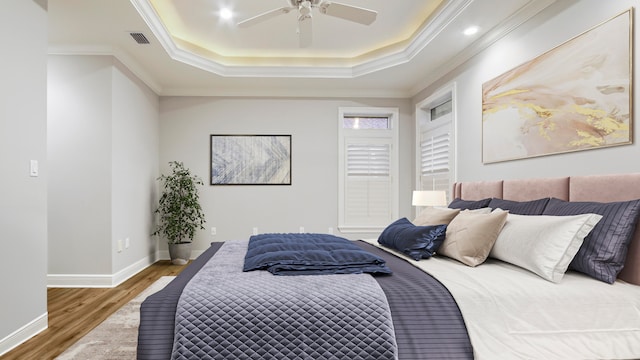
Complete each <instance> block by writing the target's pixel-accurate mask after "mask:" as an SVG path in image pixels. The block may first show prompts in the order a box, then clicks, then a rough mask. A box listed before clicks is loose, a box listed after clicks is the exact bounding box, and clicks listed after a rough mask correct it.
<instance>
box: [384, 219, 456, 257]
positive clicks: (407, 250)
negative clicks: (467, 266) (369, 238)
mask: <svg viewBox="0 0 640 360" xmlns="http://www.w3.org/2000/svg"><path fill="white" fill-rule="evenodd" d="M446 232H447V225H446V224H445V225H431V226H416V225H413V223H412V222H411V221H409V220H408V219H407V218H402V219H398V220H396V221H394V222H393V223H392V224H391V225H389V226H387V228H386V229H384V231H383V232H382V234H380V237H379V238H378V242H379V243H380V244H382V245H383V246H386V247H388V248H391V249H395V250H398V251H400V252H402V253H404V254H406V255H408V256H410V257H411V258H412V259H414V260H420V259H428V258H430V257H431V256H433V254H435V252H436V251H437V250H438V248H439V247H440V245H442V243H443V242H444V238H445V235H446Z"/></svg>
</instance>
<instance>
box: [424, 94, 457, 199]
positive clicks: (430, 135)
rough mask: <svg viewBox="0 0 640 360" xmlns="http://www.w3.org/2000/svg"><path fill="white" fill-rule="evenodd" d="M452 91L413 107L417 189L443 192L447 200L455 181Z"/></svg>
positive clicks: (437, 95)
mask: <svg viewBox="0 0 640 360" xmlns="http://www.w3.org/2000/svg"><path fill="white" fill-rule="evenodd" d="M453 91H454V88H453V87H451V88H448V89H445V90H444V91H442V92H440V93H438V94H436V95H435V96H432V97H429V98H427V99H426V100H424V101H423V102H421V103H419V104H418V105H417V106H416V128H417V131H416V133H417V142H418V146H417V150H418V153H417V160H418V165H417V174H418V179H417V185H416V189H418V190H444V191H446V192H447V199H449V201H450V200H452V199H451V197H450V193H451V186H452V185H453V181H454V178H455V176H454V175H455V172H454V170H455V156H454V155H455V151H454V150H455V147H454V136H453V135H454V133H453V129H454V121H453V119H454V108H455V107H454V106H453V105H454V104H453Z"/></svg>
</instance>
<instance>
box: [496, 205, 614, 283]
mask: <svg viewBox="0 0 640 360" xmlns="http://www.w3.org/2000/svg"><path fill="white" fill-rule="evenodd" d="M601 218H602V215H597V214H582V215H573V216H551V215H538V216H527V215H514V214H511V213H509V215H508V216H507V222H506V223H505V225H504V227H503V228H502V231H500V234H499V235H498V239H496V243H495V244H494V245H493V249H491V253H489V256H490V257H492V258H495V259H499V260H502V261H506V262H508V263H511V264H513V265H517V266H520V267H522V268H524V269H527V270H529V271H531V272H533V273H535V274H538V275H539V276H541V277H542V278H543V279H546V280H549V281H552V282H555V283H557V282H559V281H560V280H561V279H562V277H563V276H564V273H565V272H566V271H567V268H568V267H569V263H570V262H571V260H573V257H574V256H575V255H576V253H577V252H578V249H580V246H581V245H582V242H583V239H584V238H585V237H586V236H587V234H589V232H590V231H591V229H593V227H594V226H595V225H596V224H597V223H598V221H599V220H600V219H601Z"/></svg>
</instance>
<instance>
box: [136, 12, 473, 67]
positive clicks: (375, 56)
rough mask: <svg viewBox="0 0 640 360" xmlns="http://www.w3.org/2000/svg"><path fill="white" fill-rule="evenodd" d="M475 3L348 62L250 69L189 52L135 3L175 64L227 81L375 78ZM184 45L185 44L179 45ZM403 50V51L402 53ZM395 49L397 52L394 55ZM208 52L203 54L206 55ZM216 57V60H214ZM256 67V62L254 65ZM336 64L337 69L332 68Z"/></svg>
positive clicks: (277, 63) (238, 61)
mask: <svg viewBox="0 0 640 360" xmlns="http://www.w3.org/2000/svg"><path fill="white" fill-rule="evenodd" d="M473 1H474V0H452V1H449V2H446V3H445V5H444V6H443V7H442V8H441V9H439V10H438V11H437V12H436V13H435V16H434V17H433V19H431V20H430V21H428V22H427V23H426V24H425V25H424V26H423V27H422V29H421V30H420V31H418V32H417V33H416V34H415V35H414V36H413V37H412V38H411V39H410V40H409V41H405V42H402V43H399V44H395V45H392V46H390V47H387V48H382V49H379V50H376V51H372V52H370V53H368V54H364V55H362V56H359V57H355V58H352V59H348V60H349V61H345V59H331V58H327V59H324V62H325V64H329V65H321V66H317V65H307V64H305V63H304V62H305V61H306V59H296V58H287V59H286V62H287V63H288V65H286V66H284V65H282V63H283V59H279V58H260V62H262V63H263V64H264V65H261V66H255V65H246V63H249V61H247V60H248V59H251V58H232V57H225V56H221V55H218V54H212V55H215V56H207V55H204V54H197V53H196V51H194V50H193V49H191V50H189V49H186V48H187V47H188V43H184V41H183V40H176V39H174V38H173V37H172V36H171V34H170V33H169V31H168V30H167V29H166V27H165V26H164V24H163V23H162V21H161V20H160V18H159V16H158V15H157V13H156V12H155V9H154V8H153V6H152V5H151V3H150V2H149V0H131V3H132V4H133V6H134V8H135V9H136V11H138V13H139V14H140V16H141V17H142V18H143V20H144V21H145V23H146V24H147V26H149V28H150V30H151V32H152V33H153V34H154V35H155V36H156V38H157V39H158V41H159V43H160V44H161V45H162V47H163V48H164V50H165V51H166V52H167V54H168V55H169V56H170V57H171V58H172V59H174V60H176V61H180V62H183V63H185V64H188V65H191V66H194V67H196V68H199V69H202V70H205V71H208V72H211V73H213V74H216V75H219V76H224V77H264V78H269V77H273V78H355V77H358V76H362V75H366V74H371V73H374V72H377V71H380V70H384V69H387V68H390V67H393V66H397V65H401V64H404V63H406V62H409V61H411V59H412V58H413V57H415V56H416V55H417V54H418V53H420V51H422V50H423V49H424V48H425V47H426V46H427V45H428V44H429V43H430V42H431V41H433V39H434V38H435V37H436V36H437V35H438V34H439V33H440V32H441V31H442V30H443V29H444V28H445V27H446V26H447V25H448V24H449V23H450V22H451V21H453V20H454V19H455V18H456V17H457V16H458V15H459V14H460V13H461V12H462V11H463V10H464V9H465V8H467V7H468V6H469V5H470V4H471V3H473ZM179 42H182V43H183V44H179ZM398 47H399V49H398ZM394 49H396V50H395V51H394ZM204 52H206V51H203V53H204ZM214 57H215V59H214ZM253 63H255V61H253ZM331 64H336V65H331Z"/></svg>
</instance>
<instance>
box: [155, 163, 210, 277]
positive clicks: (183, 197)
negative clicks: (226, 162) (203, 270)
mask: <svg viewBox="0 0 640 360" xmlns="http://www.w3.org/2000/svg"><path fill="white" fill-rule="evenodd" d="M169 166H170V167H171V174H170V175H164V174H163V175H161V176H160V177H159V178H158V180H159V181H160V182H161V183H162V195H161V196H160V200H159V202H158V208H157V209H156V210H155V212H154V213H156V214H159V216H160V217H159V223H158V226H157V228H156V231H154V232H153V234H152V235H163V236H164V237H165V238H166V239H167V241H168V243H169V255H170V256H171V263H173V264H176V265H184V264H186V263H187V262H188V261H189V258H190V257H191V242H192V241H193V237H194V235H195V233H196V230H198V228H200V229H204V214H203V213H202V207H201V206H200V202H199V196H198V186H199V185H203V184H204V183H203V182H202V179H200V178H199V177H198V176H197V175H193V174H191V171H190V170H189V169H186V168H185V167H184V165H183V164H182V162H178V161H171V162H169Z"/></svg>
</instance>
